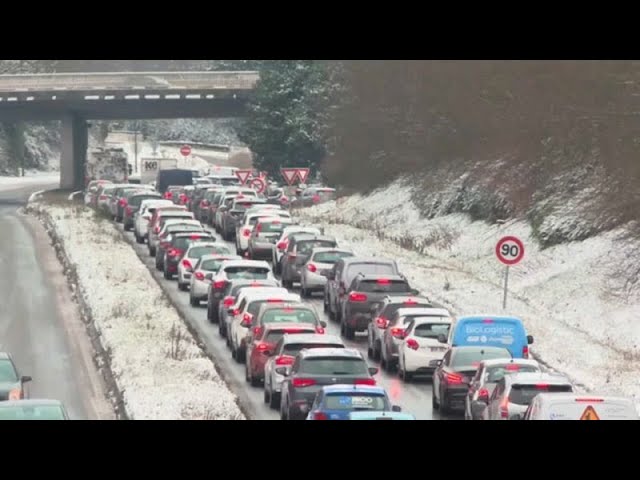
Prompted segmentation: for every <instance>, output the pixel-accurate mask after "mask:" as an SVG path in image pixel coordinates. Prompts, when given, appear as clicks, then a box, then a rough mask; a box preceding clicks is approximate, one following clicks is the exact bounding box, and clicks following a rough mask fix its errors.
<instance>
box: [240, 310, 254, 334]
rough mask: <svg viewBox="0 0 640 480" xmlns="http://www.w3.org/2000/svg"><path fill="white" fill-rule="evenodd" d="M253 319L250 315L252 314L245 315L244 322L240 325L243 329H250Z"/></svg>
mask: <svg viewBox="0 0 640 480" xmlns="http://www.w3.org/2000/svg"><path fill="white" fill-rule="evenodd" d="M251 318H252V317H251V315H250V314H248V313H245V314H244V315H243V316H242V322H240V324H241V325H242V326H243V327H250V326H251ZM256 335H257V333H256Z"/></svg>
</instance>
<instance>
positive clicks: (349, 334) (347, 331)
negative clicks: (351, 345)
mask: <svg viewBox="0 0 640 480" xmlns="http://www.w3.org/2000/svg"><path fill="white" fill-rule="evenodd" d="M344 338H346V339H347V340H353V339H354V338H356V331H355V330H354V329H353V328H351V327H350V326H349V325H347V324H346V323H345V324H344Z"/></svg>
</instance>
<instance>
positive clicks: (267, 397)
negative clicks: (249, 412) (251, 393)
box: [262, 381, 271, 406]
mask: <svg viewBox="0 0 640 480" xmlns="http://www.w3.org/2000/svg"><path fill="white" fill-rule="evenodd" d="M266 383H267V382H266V381H265V385H264V394H263V396H262V399H263V400H264V403H266V404H267V405H269V406H271V391H270V390H269V389H268V388H267V385H266Z"/></svg>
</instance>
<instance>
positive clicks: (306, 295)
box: [300, 285, 309, 298]
mask: <svg viewBox="0 0 640 480" xmlns="http://www.w3.org/2000/svg"><path fill="white" fill-rule="evenodd" d="M300 296H301V297H302V298H309V291H308V290H307V289H306V288H304V287H303V286H302V285H300Z"/></svg>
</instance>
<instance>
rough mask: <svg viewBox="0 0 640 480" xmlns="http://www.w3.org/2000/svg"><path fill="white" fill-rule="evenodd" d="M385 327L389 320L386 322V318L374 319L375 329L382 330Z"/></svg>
mask: <svg viewBox="0 0 640 480" xmlns="http://www.w3.org/2000/svg"><path fill="white" fill-rule="evenodd" d="M387 325H389V320H387V319H386V318H384V317H378V318H376V327H378V328H381V329H383V330H384V329H385V328H387Z"/></svg>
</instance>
